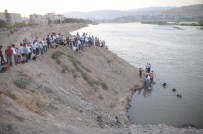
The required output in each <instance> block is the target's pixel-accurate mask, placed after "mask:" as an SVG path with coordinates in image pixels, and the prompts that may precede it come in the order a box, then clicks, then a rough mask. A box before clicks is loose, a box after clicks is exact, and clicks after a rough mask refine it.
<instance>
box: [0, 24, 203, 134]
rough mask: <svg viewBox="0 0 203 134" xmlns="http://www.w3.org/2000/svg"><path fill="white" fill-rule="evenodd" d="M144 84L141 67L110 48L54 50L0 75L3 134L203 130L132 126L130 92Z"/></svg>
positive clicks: (86, 133) (162, 126) (161, 126)
mask: <svg viewBox="0 0 203 134" xmlns="http://www.w3.org/2000/svg"><path fill="white" fill-rule="evenodd" d="M62 28H63V27H62ZM35 30H36V29H35ZM53 30H54V29H53ZM72 30H73V29H72ZM27 34H28V33H27ZM19 37H20V38H22V37H23V36H19ZM20 38H19V39H20ZM140 81H141V79H140V78H139V77H138V69H137V68H135V67H133V66H131V65H129V64H128V63H127V62H126V61H124V60H122V59H121V58H119V57H117V56H116V54H114V53H112V52H110V51H108V50H107V49H104V48H99V47H94V46H92V47H90V48H85V49H84V51H83V52H79V53H74V52H73V51H72V50H70V49H69V48H67V47H65V46H59V47H58V48H57V49H49V50H48V51H47V52H46V53H45V54H44V55H40V56H39V57H38V58H37V60H36V61H30V62H29V63H26V64H20V65H17V66H14V67H13V68H12V69H11V70H9V72H8V73H3V74H0V91H3V92H4V93H5V94H4V93H2V94H1V96H0V133H20V134H41V133H45V134H56V133H60V134H66V133H67V134H69V133H70V134H72V133H73V134H92V133H101V134H102V133H106V134H107V133H108V134H111V133H201V132H202V131H201V130H197V129H193V128H186V129H179V128H173V127H169V126H166V125H146V126H142V125H129V123H128V119H127V113H126V104H127V101H128V98H129V96H130V95H131V90H130V89H132V88H135V87H137V86H138V85H139V84H140ZM115 116H118V117H119V121H120V122H121V123H120V124H119V123H118V122H116V121H115ZM101 117H102V120H101ZM101 127H102V128H101Z"/></svg>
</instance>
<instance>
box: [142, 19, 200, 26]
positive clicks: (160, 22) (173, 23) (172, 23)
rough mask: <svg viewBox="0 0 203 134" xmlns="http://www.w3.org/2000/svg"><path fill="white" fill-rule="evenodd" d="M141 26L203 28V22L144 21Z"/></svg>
mask: <svg viewBox="0 0 203 134" xmlns="http://www.w3.org/2000/svg"><path fill="white" fill-rule="evenodd" d="M141 24H155V25H181V26H203V22H196V23H194V22H193V23H181V22H180V23H179V22H171V23H170V22H167V21H153V20H152V21H142V22H141Z"/></svg>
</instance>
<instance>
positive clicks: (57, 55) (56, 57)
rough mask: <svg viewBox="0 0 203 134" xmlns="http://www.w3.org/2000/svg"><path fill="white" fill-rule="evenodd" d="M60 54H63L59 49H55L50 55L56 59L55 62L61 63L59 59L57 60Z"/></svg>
mask: <svg viewBox="0 0 203 134" xmlns="http://www.w3.org/2000/svg"><path fill="white" fill-rule="evenodd" d="M62 55H64V53H63V52H61V51H56V52H54V53H53V54H52V55H51V58H52V59H54V60H56V63H57V64H61V61H60V60H59V58H60V57H61V56H62Z"/></svg>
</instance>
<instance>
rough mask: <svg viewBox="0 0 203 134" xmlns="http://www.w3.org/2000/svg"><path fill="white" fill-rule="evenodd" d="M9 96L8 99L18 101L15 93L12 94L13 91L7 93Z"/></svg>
mask: <svg viewBox="0 0 203 134" xmlns="http://www.w3.org/2000/svg"><path fill="white" fill-rule="evenodd" d="M7 95H8V97H10V98H11V99H13V100H16V99H17V97H16V95H15V94H13V93H11V91H7Z"/></svg>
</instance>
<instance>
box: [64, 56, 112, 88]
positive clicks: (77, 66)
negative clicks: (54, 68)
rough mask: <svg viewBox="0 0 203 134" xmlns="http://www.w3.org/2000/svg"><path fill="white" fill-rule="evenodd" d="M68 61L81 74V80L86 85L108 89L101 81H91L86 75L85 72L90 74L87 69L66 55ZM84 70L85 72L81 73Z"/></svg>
mask: <svg viewBox="0 0 203 134" xmlns="http://www.w3.org/2000/svg"><path fill="white" fill-rule="evenodd" d="M67 56H68V57H69V58H70V59H71V62H72V64H73V66H74V67H75V69H76V70H77V71H78V72H79V73H80V74H81V76H82V78H83V79H84V80H85V81H87V83H88V84H89V85H90V86H91V87H93V86H94V85H97V86H101V87H102V88H103V89H104V90H107V89H108V86H107V85H106V84H105V83H104V82H103V81H102V80H93V79H91V78H90V77H89V76H88V74H87V73H86V72H91V71H90V70H89V69H87V68H86V67H84V66H83V65H81V63H80V62H79V61H77V60H75V58H74V57H73V56H71V55H67ZM83 70H85V71H86V72H85V71H83Z"/></svg>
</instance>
